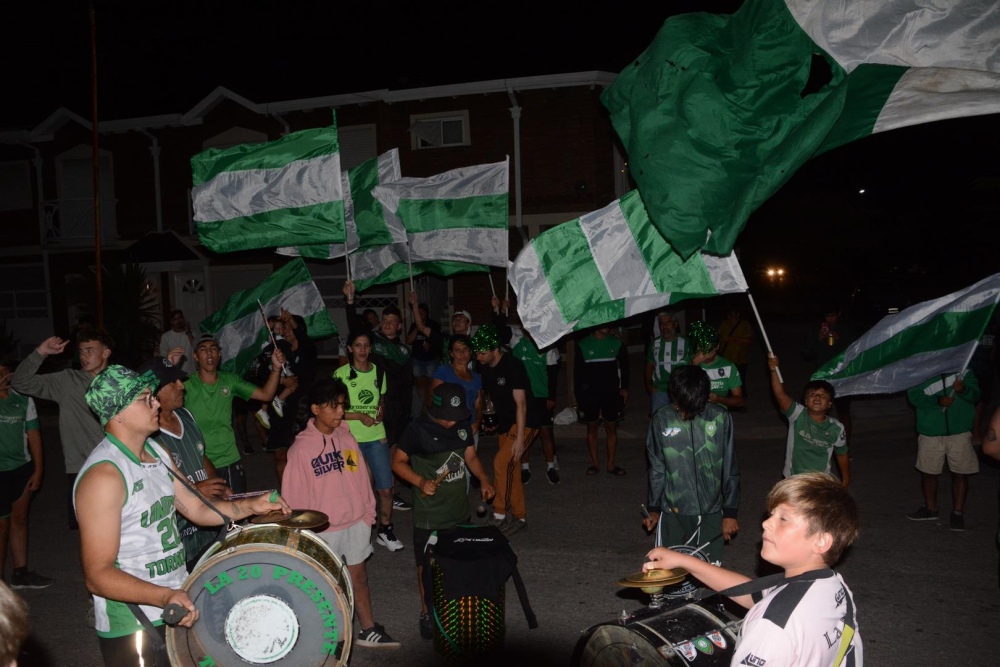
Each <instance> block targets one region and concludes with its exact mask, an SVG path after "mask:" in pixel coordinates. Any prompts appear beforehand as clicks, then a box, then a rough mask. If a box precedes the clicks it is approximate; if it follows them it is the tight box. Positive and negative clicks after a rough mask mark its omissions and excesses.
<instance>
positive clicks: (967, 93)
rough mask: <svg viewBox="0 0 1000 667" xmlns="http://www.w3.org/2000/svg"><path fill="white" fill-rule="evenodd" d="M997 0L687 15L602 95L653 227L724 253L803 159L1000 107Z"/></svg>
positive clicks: (763, 1)
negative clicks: (884, 134)
mask: <svg viewBox="0 0 1000 667" xmlns="http://www.w3.org/2000/svg"><path fill="white" fill-rule="evenodd" d="M998 50H1000V3H997V2H996V1H995V0H949V1H948V2H939V3H933V2H926V0H893V1H891V2H890V1H889V0H823V1H822V2H820V1H819V0H784V1H782V0H746V2H744V3H743V4H742V5H741V7H740V9H739V10H738V11H737V12H736V13H734V14H733V15H731V16H730V15H719V14H708V13H690V14H679V15H676V16H673V17H671V18H669V19H667V20H666V22H665V23H664V24H663V27H662V28H661V29H660V31H659V33H658V34H657V36H656V38H655V40H654V41H653V43H652V44H651V45H650V46H649V47H648V48H647V49H646V51H645V52H644V53H642V54H641V55H640V56H639V57H637V58H636V59H635V60H634V61H633V63H632V64H631V65H629V66H628V67H627V68H626V69H625V70H623V71H622V72H621V74H620V75H619V76H618V78H617V80H616V81H615V83H614V84H613V85H611V86H610V87H609V88H608V89H607V90H605V91H604V93H603V95H602V101H603V102H604V105H605V106H606V107H607V108H608V110H609V112H610V114H611V121H612V124H613V125H614V128H615V130H616V132H617V133H618V135H619V136H620V137H621V139H622V142H623V143H624V145H625V149H626V152H627V153H628V157H629V174H630V175H631V176H632V178H633V179H634V180H635V182H636V184H637V186H638V188H639V191H640V192H641V193H642V197H643V200H644V201H645V202H646V208H647V210H648V211H649V216H650V218H651V220H652V222H653V224H654V225H655V226H656V227H657V228H658V229H659V230H660V232H661V233H662V235H663V236H664V238H666V239H667V241H669V242H670V244H671V245H672V246H673V247H674V249H675V250H676V251H677V252H678V253H680V255H681V256H682V257H690V256H692V255H693V254H695V252H697V251H698V250H700V249H701V250H704V251H706V252H710V253H712V254H715V255H726V254H728V253H729V252H730V251H731V250H732V249H733V246H734V244H735V242H736V238H737V236H738V235H739V233H740V231H742V229H743V227H744V225H745V224H746V221H747V219H748V217H749V216H750V214H751V213H752V212H753V211H754V210H755V209H757V208H758V207H759V206H760V205H761V204H762V203H763V202H764V201H766V200H767V199H768V198H769V197H770V196H771V195H773V194H774V193H775V192H776V191H777V190H778V189H779V188H780V187H781V186H782V185H783V184H784V183H785V182H786V181H787V180H788V179H789V178H791V176H792V175H793V174H794V173H795V171H796V170H797V169H798V168H799V167H800V166H801V165H802V164H803V163H804V162H806V161H807V160H809V159H810V158H811V157H814V156H815V155H818V154H819V153H822V152H824V151H827V150H830V149H832V148H834V147H836V146H840V145H843V144H846V143H848V142H851V141H855V140H857V139H860V138H863V137H866V136H869V135H871V134H873V133H876V132H884V131H887V130H893V129H896V128H901V127H906V126H909V125H916V124H920V123H926V122H931V121H936V120H942V119H946V118H957V117H962V116H973V115H981V114H990V113H997V112H998V111H1000V57H998Z"/></svg>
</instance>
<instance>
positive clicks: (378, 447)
mask: <svg viewBox="0 0 1000 667" xmlns="http://www.w3.org/2000/svg"><path fill="white" fill-rule="evenodd" d="M358 446H359V447H361V454H362V455H363V456H364V457H365V463H367V464H368V467H369V468H370V469H371V471H372V477H374V478H375V488H376V489H379V490H381V489H391V488H392V486H393V483H392V461H390V460H389V445H388V443H386V441H385V440H370V441H368V442H359V443H358Z"/></svg>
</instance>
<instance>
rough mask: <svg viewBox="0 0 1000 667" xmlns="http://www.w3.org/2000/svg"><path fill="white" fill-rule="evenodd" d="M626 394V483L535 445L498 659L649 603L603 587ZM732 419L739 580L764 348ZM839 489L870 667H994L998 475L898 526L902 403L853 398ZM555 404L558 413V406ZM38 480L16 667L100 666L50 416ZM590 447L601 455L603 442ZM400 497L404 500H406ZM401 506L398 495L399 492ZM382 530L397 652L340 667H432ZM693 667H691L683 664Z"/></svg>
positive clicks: (405, 555)
mask: <svg viewBox="0 0 1000 667" xmlns="http://www.w3.org/2000/svg"><path fill="white" fill-rule="evenodd" d="M769 333H770V334H771V340H772V343H774V344H775V349H776V350H777V352H778V354H779V356H781V357H782V359H783V368H782V370H783V372H784V375H785V380H786V383H787V385H788V387H789V393H791V394H792V395H797V394H798V392H799V390H800V388H801V386H802V383H803V382H804V381H805V379H806V369H805V368H804V366H803V364H802V363H801V362H800V361H799V360H798V359H796V357H797V354H794V352H796V351H797V347H795V346H794V343H795V341H797V340H799V339H800V337H801V335H802V333H803V331H802V330H801V329H797V328H794V327H784V328H779V329H776V330H775V331H772V332H769ZM632 361H633V368H634V371H633V383H632V393H631V398H630V402H629V406H628V414H627V418H626V421H625V422H624V423H622V424H621V427H620V442H619V455H618V460H617V463H618V465H620V466H622V467H623V468H625V469H626V470H627V471H628V475H627V476H624V477H615V476H612V475H609V474H607V473H605V472H602V473H601V474H599V475H596V476H587V475H585V474H584V470H585V469H586V467H587V466H588V465H589V457H588V456H587V453H586V444H585V439H584V427H583V426H581V425H578V424H571V425H567V426H559V427H557V428H556V441H557V447H558V458H559V467H560V473H561V476H562V483H561V484H559V485H550V484H548V483H547V482H546V480H545V477H544V475H543V474H542V473H543V471H544V464H543V459H542V456H541V451H540V447H539V445H537V444H536V445H535V447H534V448H533V468H532V469H533V471H534V473H535V476H534V478H533V479H532V481H531V483H530V484H529V485H528V487H527V492H526V493H527V502H528V524H529V527H528V529H527V530H525V531H522V532H520V533H518V534H516V535H514V536H513V537H512V538H511V542H512V545H513V548H514V550H515V552H516V554H517V556H518V558H519V569H520V572H521V575H522V577H523V579H524V582H525V585H526V587H527V591H528V594H529V596H530V600H531V605H532V607H533V609H534V611H535V613H536V615H537V617H538V621H539V627H538V628H537V629H534V630H529V629H528V627H527V624H526V622H525V619H524V616H523V614H522V613H521V609H520V605H519V604H518V602H517V596H516V594H515V592H514V588H513V586H512V585H511V584H510V583H508V590H507V605H506V613H507V617H506V643H505V648H504V651H505V653H504V656H503V658H504V660H507V661H510V660H528V662H526V664H538V663H539V662H543V661H544V662H547V663H550V664H568V663H569V662H570V656H571V654H572V652H573V648H574V646H575V644H576V642H577V641H578V639H579V638H580V636H581V633H582V632H584V631H585V630H586V629H587V628H589V627H590V626H593V625H595V624H599V623H605V622H610V621H613V620H614V619H617V618H618V617H619V615H620V614H621V613H622V611H623V610H626V611H634V610H637V609H639V608H641V607H643V606H644V605H645V604H646V603H647V602H648V599H647V597H646V595H645V594H643V593H640V592H637V591H635V590H634V589H623V588H620V587H619V586H618V585H617V582H618V580H619V579H621V578H622V577H624V576H626V575H628V574H630V573H633V572H635V571H637V570H639V569H640V567H641V565H642V562H643V560H644V555H645V553H646V552H647V551H648V549H649V548H650V547H651V546H652V539H651V537H649V536H648V535H646V534H645V532H644V531H643V530H642V528H641V515H640V510H639V504H640V503H642V502H644V500H645V495H646V482H645V476H644V471H645V449H644V440H645V428H646V418H645V415H646V411H647V409H648V401H647V399H646V397H645V394H644V392H643V391H642V388H641V381H640V380H639V378H640V377H641V367H642V362H643V360H642V356H641V353H638V352H636V353H633V355H632ZM749 376H750V377H749V378H748V388H749V394H750V400H749V404H748V408H747V410H746V412H742V413H737V414H735V415H734V419H735V429H736V430H735V432H736V438H737V450H738V455H739V458H740V463H741V467H742V502H741V510H740V517H739V520H740V525H741V531H740V534H739V536H738V537H737V538H736V539H734V540H733V542H732V543H731V544H730V545H728V546H727V547H726V552H725V560H724V565H725V566H727V567H729V568H732V569H735V570H739V571H741V572H744V573H748V574H752V573H766V572H769V571H770V570H768V569H767V568H766V567H764V566H763V565H762V562H761V560H760V558H759V549H760V521H761V519H762V516H763V512H764V497H765V495H766V493H767V491H768V489H769V488H770V486H771V485H772V484H773V483H774V482H775V481H777V480H778V479H779V478H780V474H781V465H782V461H783V457H784V437H785V424H784V422H783V420H782V419H781V417H780V416H779V415H778V413H777V411H776V409H775V408H774V407H773V405H772V403H771V401H770V397H769V392H768V387H767V385H766V384H764V383H765V381H766V367H765V365H764V360H763V352H762V351H760V350H755V351H754V356H753V358H752V359H751V364H750V372H749ZM855 406H856V407H855V411H854V412H855V433H854V441H853V444H852V456H853V461H852V485H851V491H852V493H853V494H854V495H855V497H856V498H857V500H858V503H859V505H860V508H861V512H862V537H861V539H860V540H859V541H858V542H857V543H856V544H855V545H854V547H853V548H852V549H850V550H849V552H848V553H847V555H846V557H845V558H844V559H843V560H842V562H841V563H840V565H839V566H838V568H837V569H838V570H839V571H840V572H841V573H842V574H843V575H844V578H845V579H846V581H847V582H848V585H849V586H850V587H851V589H852V590H853V592H854V598H855V601H856V603H857V607H858V610H859V611H858V614H859V619H860V630H861V634H862V636H863V638H864V642H865V657H866V658H867V660H866V662H867V664H869V665H878V666H880V667H897V666H899V667H902V666H903V665H987V664H995V661H996V659H997V658H996V655H997V652H998V649H1000V638H998V637H1000V636H998V634H997V633H996V632H995V626H996V623H997V621H998V619H1000V615H998V612H1000V587H998V584H1000V582H998V553H997V543H996V536H997V526H998V502H997V501H998V488H1000V469H998V467H997V465H996V464H995V463H993V462H991V461H984V462H983V466H982V471H981V472H980V474H978V475H977V476H975V477H973V478H972V480H971V485H970V486H971V489H970V494H969V499H968V502H967V509H966V523H967V527H968V530H966V531H965V532H953V531H951V530H949V528H948V525H947V514H946V511H947V510H948V509H950V501H949V494H950V481H949V480H948V479H947V478H945V479H943V480H942V485H941V486H942V493H941V498H940V503H941V507H942V509H943V510H945V512H942V516H943V521H927V522H913V521H909V520H907V519H906V514H908V513H910V512H912V511H913V510H915V509H916V508H917V506H918V505H919V504H920V501H921V498H920V493H919V482H918V475H917V473H916V471H915V470H914V468H913V460H914V456H915V450H916V445H915V436H914V431H913V416H912V411H911V410H910V409H909V407H908V406H907V404H906V401H905V398H904V397H902V396H898V395H897V396H888V397H878V398H866V399H863V400H858V401H855ZM563 407H565V403H564V402H560V404H559V406H558V408H557V409H562V408H563ZM43 413H44V418H43V437H44V440H45V444H46V452H47V457H48V459H47V465H48V474H47V479H46V482H45V485H44V487H43V489H42V490H41V491H40V492H39V494H38V496H37V497H36V499H35V502H34V505H33V507H32V514H31V547H30V566H31V568H32V569H35V570H37V571H39V572H40V573H42V574H45V575H48V576H51V577H53V578H55V580H56V582H55V584H54V585H53V586H51V587H50V588H48V589H45V590H38V591H35V590H28V591H23V597H24V598H25V599H26V601H27V602H28V604H29V606H30V610H31V622H32V626H33V634H32V637H31V639H30V640H29V645H28V647H27V653H26V655H25V657H24V658H23V661H22V664H23V665H29V666H42V665H45V666H55V665H73V666H87V665H99V664H101V659H100V654H99V651H98V646H97V640H96V638H95V635H94V631H93V630H92V629H91V628H88V627H87V626H86V624H85V621H84V615H85V609H86V605H87V602H86V601H87V594H86V592H85V589H84V585H83V578H82V573H81V569H80V564H79V540H78V536H77V534H76V533H72V532H70V531H69V530H68V529H67V528H66V521H65V505H64V503H65V501H64V497H65V494H66V488H65V483H64V480H65V477H64V475H63V474H62V473H63V468H62V457H61V454H60V452H59V447H58V430H57V428H56V422H55V417H54V410H53V409H52V408H50V407H48V408H44V409H43ZM601 449H602V452H603V436H602V444H601ZM495 451H496V441H495V439H494V438H484V439H483V441H482V443H481V446H480V455H481V457H482V458H483V460H484V463H485V464H486V466H487V469H488V470H491V469H492V467H491V461H492V458H493V455H494V453H495ZM247 463H248V469H249V481H250V484H249V486H250V488H251V489H263V488H271V487H273V486H274V474H273V469H272V464H271V459H270V457H269V456H267V455H264V454H256V455H253V456H250V457H248V459H247ZM406 493H408V492H406ZM404 495H405V494H404ZM394 518H395V526H396V533H397V535H398V536H399V537H400V539H402V541H403V542H404V543H405V544H406V545H407V548H406V549H404V550H402V551H399V552H396V553H389V552H387V551H386V550H385V549H384V548H382V547H380V546H376V547H375V550H376V551H375V554H374V555H373V556H372V558H371V559H370V561H369V567H368V570H369V576H370V580H371V590H372V601H373V607H374V613H375V617H376V620H377V621H379V622H380V623H382V624H383V625H384V626H385V627H386V629H387V631H388V632H389V633H390V634H391V635H392V636H393V637H395V638H396V639H398V640H400V641H401V642H402V643H403V648H402V649H401V650H400V651H397V652H392V653H389V652H385V651H373V650H370V649H364V648H355V649H354V651H353V653H352V656H351V664H353V665H358V666H365V665H382V664H409V665H432V664H442V663H445V662H446V661H445V659H444V658H442V657H441V656H440V655H438V654H437V653H435V651H434V649H433V647H432V644H431V642H429V641H425V640H422V639H420V636H419V634H418V628H417V616H418V613H419V601H418V595H417V582H416V576H415V568H414V561H413V554H412V550H411V548H410V545H411V529H412V524H411V518H410V515H409V513H407V512H397V513H396V515H395V517H394ZM695 664H697V663H695Z"/></svg>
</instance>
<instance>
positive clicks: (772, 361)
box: [767, 354, 792, 412]
mask: <svg viewBox="0 0 1000 667" xmlns="http://www.w3.org/2000/svg"><path fill="white" fill-rule="evenodd" d="M767 367H768V368H769V369H770V371H771V393H773V394H774V400H775V401H777V402H778V408H779V409H780V410H781V411H782V412H787V411H788V408H789V407H790V406H791V405H792V397H791V396H789V395H788V393H787V392H785V385H784V383H783V382H782V381H781V380H779V379H778V357H776V356H775V355H773V354H772V355H771V356H770V357H768V360H767Z"/></svg>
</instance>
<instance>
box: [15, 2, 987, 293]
mask: <svg viewBox="0 0 1000 667" xmlns="http://www.w3.org/2000/svg"><path fill="white" fill-rule="evenodd" d="M19 4H21V6H18V7H11V8H5V10H4V13H5V15H7V17H8V21H7V27H8V30H7V31H6V32H7V34H6V35H5V39H4V40H3V41H0V55H2V57H3V62H4V63H5V92H6V93H7V94H6V95H5V98H6V100H7V104H5V105H3V106H2V108H0V128H10V127H25V126H27V127H30V126H32V125H34V124H37V123H38V122H40V121H41V120H43V119H44V118H45V117H46V116H48V114H50V113H51V112H52V111H54V110H55V109H56V108H58V107H60V106H66V107H68V108H70V109H71V110H73V111H75V112H77V113H79V114H81V115H82V116H84V117H89V116H90V41H89V39H90V36H89V21H88V9H87V8H88V3H87V2H83V1H82V0H73V1H72V2H51V1H48V0H42V1H39V2H35V3H19ZM739 4H740V3H739V2H738V0H702V1H700V2H699V1H687V0H684V1H680V0H669V1H668V2H661V3H637V4H633V5H631V6H628V7H627V8H626V7H625V6H622V5H608V7H609V9H608V10H606V11H603V12H600V11H595V9H594V8H593V6H585V5H582V4H581V5H578V6H577V7H576V8H575V9H573V10H568V9H564V8H561V7H555V8H550V7H545V9H544V10H542V11H541V12H540V11H539V10H538V7H539V5H537V3H533V4H528V3H525V4H523V5H519V4H518V3H514V4H513V5H510V4H508V5H498V6H497V7H498V9H499V10H500V11H501V14H500V15H498V16H493V17H487V16H485V12H487V11H489V9H490V6H489V5H469V4H468V3H458V2H439V3H407V4H405V5H403V3H390V2H384V1H375V2H370V3H368V4H367V5H366V6H365V7H364V8H358V7H356V6H354V5H347V6H345V5H344V4H343V3H323V5H322V6H318V5H319V3H311V2H310V3H301V2H285V3H273V2H252V1H245V2H240V3H235V2H227V1H216V0H202V1H200V2H191V1H189V0H174V1H171V2H156V3H137V2H108V1H103V2H97V3H96V7H97V12H96V16H97V45H98V46H97V53H98V93H99V114H100V117H101V118H102V119H105V120H111V119H115V118H127V117H135V116H142V115H152V114H162V113H178V112H184V111H187V110H188V109H190V108H191V107H192V106H193V105H194V104H196V103H197V102H198V101H199V100H201V99H202V98H203V97H204V96H205V95H207V94H208V93H209V92H211V90H212V89H214V88H215V87H216V86H218V85H224V86H227V87H229V88H230V89H232V90H233V91H234V92H236V93H239V94H241V95H244V96H246V97H248V98H249V99H251V100H253V101H255V102H272V101H279V100H286V99H295V98H299V97H311V96H318V95H331V94H338V93H348V92H361V91H365V90H372V89H379V88H411V87H420V86H427V85H440V84H448V83H463V82H468V81H479V80H488V79H494V78H507V77H519V76H533V75H546V74H560V73H567V72H578V71H589V70H603V71H610V72H618V71H620V70H621V69H622V68H623V67H625V66H626V65H627V64H628V63H629V61H630V60H631V59H632V58H633V57H634V56H636V55H638V54H639V53H640V52H641V51H642V50H643V49H644V48H645V46H646V45H647V44H648V43H649V42H650V41H651V40H652V39H653V37H654V35H655V33H656V30H657V29H658V28H659V26H660V25H661V24H662V22H663V20H665V18H666V17H667V15H666V13H664V12H666V11H670V12H674V13H681V12H685V11H692V10H701V11H715V12H731V11H733V10H734V9H735V8H736V7H738V6H739ZM470 14H471V15H470ZM484 26H486V27H484ZM998 144H1000V115H994V116H987V117H979V118H970V119H961V120H953V121H944V122H939V123H933V124H930V125H925V126H920V127H915V128H910V129H906V130H898V131H895V132H890V133H887V134H885V135H883V136H874V137H870V138H868V139H865V140H862V141H859V142H856V143H855V144H852V145H848V146H845V147H842V148H840V149H837V150H835V151H833V152H831V153H829V154H827V155H824V156H820V157H819V158H816V159H814V160H813V161H811V162H810V163H808V164H807V165H806V166H805V167H804V168H802V169H801V170H800V171H799V172H798V173H797V174H796V175H795V176H794V177H793V178H792V180H791V181H790V182H789V183H788V184H787V185H786V186H785V187H784V188H782V190H781V191H780V192H779V193H778V194H777V195H775V196H774V197H773V198H772V199H771V200H770V201H768V202H767V203H765V204H764V206H763V207H761V209H759V210H758V211H757V212H756V213H754V214H753V216H751V218H750V220H749V222H748V225H747V228H746V230H745V231H744V233H743V235H742V236H741V238H740V243H739V250H740V252H741V261H742V263H743V266H744V270H745V272H746V273H747V274H748V278H750V279H751V284H752V285H753V284H754V282H753V281H754V280H755V279H756V276H757V275H759V272H760V271H761V270H762V269H763V268H764V267H765V266H768V265H772V264H782V265H785V266H786V267H788V269H789V271H790V272H791V273H790V275H791V276H794V280H792V279H789V281H788V283H789V284H794V285H796V286H798V287H799V288H801V289H805V290H806V291H808V290H811V289H812V288H813V286H814V285H816V284H817V283H818V284H821V285H823V286H826V287H829V286H830V285H831V284H833V285H836V288H835V289H836V291H838V292H839V293H841V294H843V293H845V292H849V291H850V290H851V289H853V287H854V285H855V284H856V283H857V282H858V281H859V280H867V279H869V278H873V279H874V278H879V279H881V278H882V277H885V276H889V275H892V276H896V277H902V278H903V280H904V282H906V283H907V284H908V285H911V286H912V287H913V290H914V291H915V292H921V297H922V298H925V297H924V296H923V295H924V294H927V296H935V295H939V294H943V293H945V292H946V291H948V290H950V289H952V288H954V287H961V286H963V285H966V284H970V283H971V282H973V281H974V280H976V279H978V278H980V277H983V276H985V275H989V274H991V273H995V272H997V271H998V270H1000V262H998V261H997V260H996V255H997V253H998V251H1000V233H998V229H1000V160H998V157H997V156H1000V150H998V149H1000V145H998ZM862 188H864V189H865V193H864V194H860V193H859V190H860V189H862ZM789 284H786V285H785V287H784V290H785V291H784V292H780V293H774V294H773V295H772V296H773V297H774V298H789V299H790V298H792V297H793V295H792V294H791V290H792V287H791V286H790V285H789ZM764 286H765V287H770V286H769V285H766V284H765V285H764ZM800 291H801V290H800ZM795 298H810V297H809V296H808V294H807V295H806V297H802V296H801V295H797V296H795Z"/></svg>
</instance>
